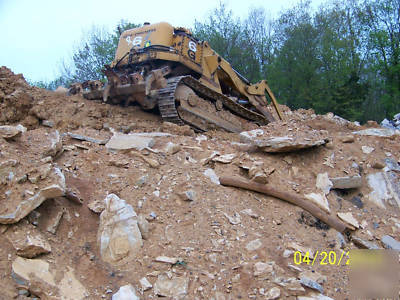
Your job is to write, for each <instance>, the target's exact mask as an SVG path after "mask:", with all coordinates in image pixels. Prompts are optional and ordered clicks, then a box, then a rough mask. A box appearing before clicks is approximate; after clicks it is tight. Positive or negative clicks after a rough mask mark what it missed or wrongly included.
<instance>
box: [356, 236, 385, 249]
mask: <svg viewBox="0 0 400 300" xmlns="http://www.w3.org/2000/svg"><path fill="white" fill-rule="evenodd" d="M351 240H352V241H353V243H354V245H356V246H358V247H360V248H362V249H369V250H377V249H380V248H379V247H378V246H377V245H376V244H374V243H372V242H369V241H365V240H363V239H361V238H359V237H357V236H354V235H353V236H352V237H351Z"/></svg>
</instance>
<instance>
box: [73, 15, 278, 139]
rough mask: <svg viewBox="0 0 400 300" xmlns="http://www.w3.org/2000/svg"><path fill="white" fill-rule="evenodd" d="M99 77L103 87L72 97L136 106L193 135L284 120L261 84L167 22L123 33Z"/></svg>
mask: <svg viewBox="0 0 400 300" xmlns="http://www.w3.org/2000/svg"><path fill="white" fill-rule="evenodd" d="M103 72H104V74H105V75H106V77H107V83H106V85H105V86H103V84H102V83H101V82H100V81H86V82H84V83H82V84H73V85H71V87H70V90H69V91H70V94H76V93H82V94H83V96H84V97H85V98H86V99H89V100H95V99H102V100H103V101H104V102H108V103H113V104H125V105H129V104H130V103H138V104H139V105H140V106H141V107H142V108H143V109H145V110H158V111H159V113H160V115H161V117H162V118H163V120H164V121H168V122H173V123H176V124H179V125H183V124H189V125H190V126H191V127H192V128H194V129H195V130H197V131H207V130H210V129H217V128H218V129H221V128H222V129H224V130H226V131H228V132H240V131H243V130H247V129H249V128H254V124H258V125H265V124H268V123H269V122H272V121H274V119H275V118H274V117H273V114H275V116H276V117H278V118H280V119H282V113H281V111H280V110H279V107H278V103H277V102H276V99H275V97H274V95H273V93H272V92H271V90H270V88H269V87H268V85H267V82H266V81H265V80H262V81H260V82H258V83H256V84H251V83H250V82H249V81H248V80H247V79H246V78H244V77H243V76H242V75H240V74H239V73H238V72H237V71H235V70H234V69H233V68H232V66H231V65H230V64H229V63H228V62H227V61H226V60H225V59H223V58H222V57H221V56H219V55H218V53H216V52H215V51H214V50H213V49H211V47H210V45H209V44H208V43H207V42H206V41H199V40H197V39H196V38H195V37H194V36H193V35H192V33H191V32H190V31H189V30H187V29H185V28H182V27H173V26H171V25H170V24H168V23H165V22H161V23H157V24H149V23H145V24H144V25H143V26H142V27H139V28H134V29H130V30H126V31H124V32H122V33H121V35H120V39H119V43H118V47H117V50H116V54H115V59H114V61H113V62H112V63H111V65H106V66H105V68H104V70H103ZM266 95H268V97H269V98H270V100H271V102H272V104H273V106H274V108H275V112H276V113H274V112H273V109H272V106H271V105H268V102H267V98H266ZM249 124H251V125H252V126H253V127H251V126H250V127H249Z"/></svg>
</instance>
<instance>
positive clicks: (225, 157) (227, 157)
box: [212, 153, 236, 164]
mask: <svg viewBox="0 0 400 300" xmlns="http://www.w3.org/2000/svg"><path fill="white" fill-rule="evenodd" d="M235 157H236V154H235V153H231V154H224V155H220V156H216V157H214V158H213V159H212V160H213V161H216V162H219V163H223V164H229V163H231V162H232V160H233V159H234V158H235Z"/></svg>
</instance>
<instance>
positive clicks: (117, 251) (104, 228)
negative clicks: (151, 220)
mask: <svg viewBox="0 0 400 300" xmlns="http://www.w3.org/2000/svg"><path fill="white" fill-rule="evenodd" d="M104 202H105V209H104V211H103V212H102V213H101V215H100V226H99V230H98V236H97V237H98V242H99V245H100V254H101V258H102V259H103V261H105V262H108V263H112V264H124V263H125V261H127V260H130V259H132V258H135V257H136V256H137V254H139V252H140V249H141V247H142V245H143V241H142V235H141V233H140V230H139V226H138V216H137V214H136V212H135V211H134V210H133V207H132V206H131V205H129V204H127V203H126V201H125V200H123V199H120V198H119V197H118V196H117V195H115V194H109V195H108V196H107V197H106V198H105V199H104Z"/></svg>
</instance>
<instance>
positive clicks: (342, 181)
mask: <svg viewBox="0 0 400 300" xmlns="http://www.w3.org/2000/svg"><path fill="white" fill-rule="evenodd" d="M329 179H330V181H331V182H332V189H356V188H360V187H361V186H362V179H361V176H360V175H355V176H346V177H334V178H329Z"/></svg>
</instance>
